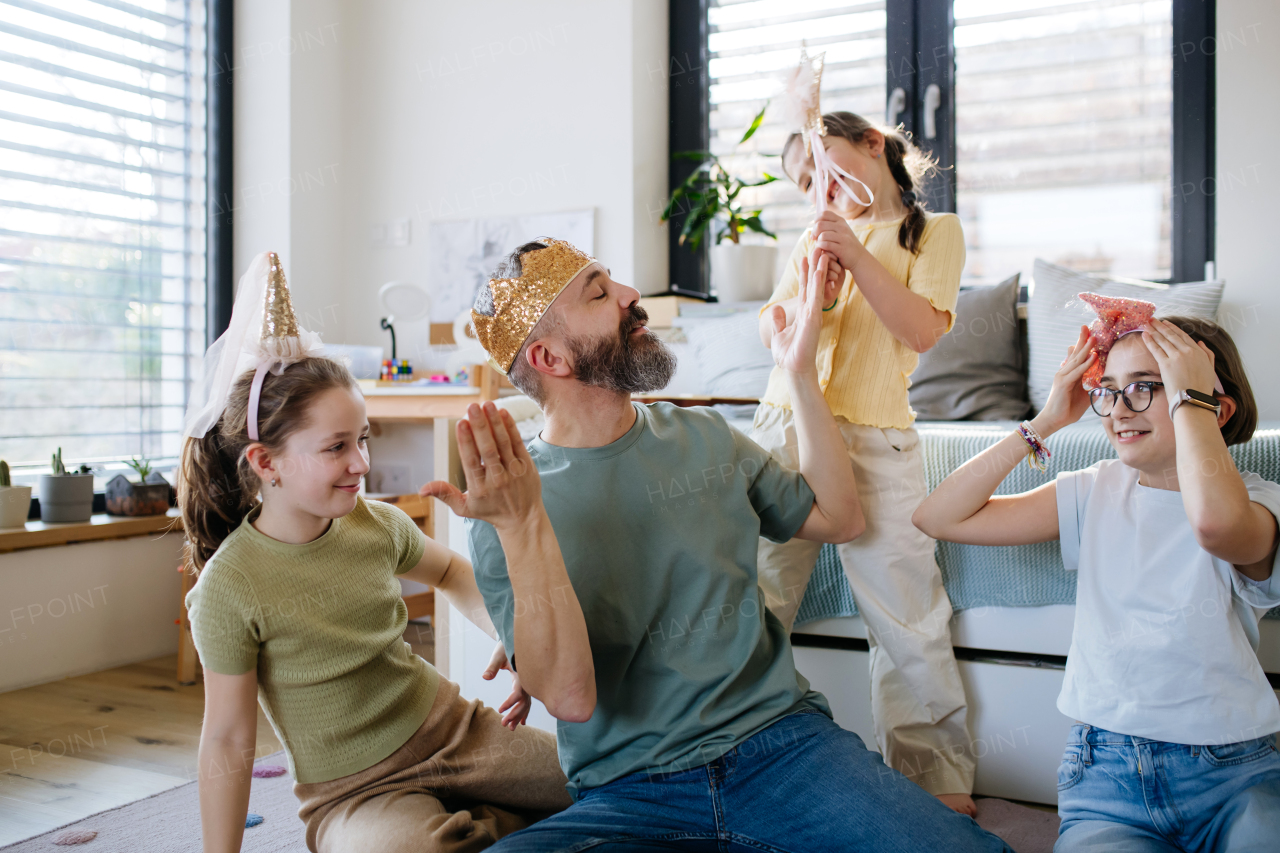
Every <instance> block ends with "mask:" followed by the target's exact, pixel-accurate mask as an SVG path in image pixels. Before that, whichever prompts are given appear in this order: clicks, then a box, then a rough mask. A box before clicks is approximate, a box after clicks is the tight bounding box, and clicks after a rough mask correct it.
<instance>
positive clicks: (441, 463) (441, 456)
mask: <svg viewBox="0 0 1280 853" xmlns="http://www.w3.org/2000/svg"><path fill="white" fill-rule="evenodd" d="M475 376H476V378H477V381H478V384H477V385H475V386H470V387H449V386H439V387H433V386H429V385H428V386H421V385H419V386H408V387H405V388H396V387H394V386H392V387H386V386H382V387H377V388H363V389H362V390H363V391H364V405H365V413H366V414H367V415H368V417H369V424H370V426H371V427H372V429H373V434H374V435H375V436H377V434H378V432H379V431H380V429H381V425H382V424H388V423H403V424H429V425H430V426H431V428H432V443H433V448H434V450H433V457H434V469H433V470H434V471H435V479H437V480H448V481H449V482H450V483H453V484H454V485H456V486H458V487H460V488H461V487H462V484H463V478H462V463H461V462H460V461H459V459H458V439H457V435H456V433H455V427H456V425H457V422H458V419H459V418H462V417H465V416H466V414H467V407H468V406H470V405H471V404H472V403H483V402H485V401H487V400H496V399H498V391H499V388H500V387H501V382H502V378H503V377H502V374H500V373H498V371H496V370H494V369H493V368H492V367H490V366H489V365H487V364H486V365H477V366H476V370H475ZM415 497H416V496H415ZM423 502H424V503H430V504H434V506H432V507H431V510H432V511H431V513H430V516H429V517H428V519H427V522H426V524H425V525H424V527H423V529H424V530H425V531H426V533H427V535H428V536H430V537H431V538H432V539H435V540H436V541H437V542H439V543H440V544H441V545H444V546H445V547H446V548H447V547H449V508H448V507H447V506H445V505H444V503H443V502H441V501H438V500H436V499H434V498H433V499H431V500H430V501H429V502H428V501H427V500H426V499H423ZM406 603H407V599H406ZM436 603H437V602H435V601H434V600H433V601H432V609H431V611H428V612H430V613H431V616H432V618H431V628H432V633H433V634H434V635H435V638H436V655H435V656H436V669H437V670H438V671H439V672H440V674H441V675H444V676H445V677H448V674H449V665H448V661H449V608H448V606H447V605H443V604H441V606H440V607H436V606H435V604H436ZM419 606H421V604H420V605H419ZM419 615H425V613H419ZM410 618H414V616H413V612H412V609H411V612H410Z"/></svg>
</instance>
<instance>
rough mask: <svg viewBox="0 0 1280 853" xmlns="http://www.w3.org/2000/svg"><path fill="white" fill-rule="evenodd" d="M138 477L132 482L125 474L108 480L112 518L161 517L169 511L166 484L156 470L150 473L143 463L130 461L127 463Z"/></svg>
mask: <svg viewBox="0 0 1280 853" xmlns="http://www.w3.org/2000/svg"><path fill="white" fill-rule="evenodd" d="M126 464H127V465H128V466H129V467H130V468H132V469H133V470H134V471H135V472H137V474H138V482H136V483H131V482H129V478H128V477H126V476H125V475H124V474H116V475H115V476H114V477H112V478H111V479H110V480H108V481H107V512H109V513H111V514H112V515H164V514H165V513H166V512H168V511H169V481H168V480H166V479H165V478H164V477H163V476H161V475H160V472H159V471H153V470H151V463H150V462H149V461H148V460H146V459H142V460H138V459H131V460H129V462H128V463H126Z"/></svg>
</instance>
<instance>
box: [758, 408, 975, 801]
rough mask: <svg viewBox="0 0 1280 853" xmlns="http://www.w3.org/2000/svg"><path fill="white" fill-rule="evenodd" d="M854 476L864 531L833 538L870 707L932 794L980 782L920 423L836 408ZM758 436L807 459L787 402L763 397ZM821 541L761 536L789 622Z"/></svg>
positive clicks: (764, 567)
mask: <svg viewBox="0 0 1280 853" xmlns="http://www.w3.org/2000/svg"><path fill="white" fill-rule="evenodd" d="M836 421H837V423H838V424H839V426H840V432H841V434H842V435H843V436H844V441H845V446H846V447H847V448H848V450H849V459H850V460H851V461H852V463H853V469H854V473H855V474H856V476H857V478H858V496H859V498H860V499H861V501H862V512H863V514H864V515H865V516H866V520H867V529H866V532H865V533H863V534H862V535H861V536H859V537H858V538H857V539H855V540H854V541H852V542H848V543H845V544H844V545H839V546H837V548H838V551H839V553H840V563H841V565H842V566H843V568H844V573H845V577H847V578H848V579H849V586H850V588H851V589H852V590H853V597H854V600H855V601H857V603H858V613H859V614H860V615H861V616H862V619H863V621H864V622H865V623H866V625H867V637H868V642H869V644H870V646H871V713H872V717H873V718H874V719H875V727H876V743H877V744H878V745H879V747H880V752H881V753H882V754H883V755H884V760H885V763H886V764H888V765H889V766H891V767H893V768H894V769H896V770H898V771H900V772H902V773H903V774H905V775H906V776H907V777H908V778H909V779H911V780H912V781H914V782H916V783H917V784H918V785H920V787H922V788H924V789H925V790H926V791H928V792H929V793H931V794H959V793H965V794H967V793H971V792H972V791H973V774H974V759H973V756H972V754H971V751H970V749H969V743H970V739H969V732H968V728H967V725H966V703H965V695H964V686H963V685H962V684H961V683H960V671H959V669H958V668H957V667H956V659H955V652H954V651H953V650H952V648H951V627H950V624H949V623H950V619H951V601H950V599H948V598H947V591H946V590H945V589H944V588H943V586H942V574H941V572H940V571H939V570H938V564H937V562H936V561H935V560H934V558H933V551H934V541H933V540H932V539H930V538H929V537H927V536H925V535H924V534H923V533H921V532H920V531H919V530H917V529H916V528H915V526H914V525H913V524H912V523H911V514H912V513H913V512H914V511H915V509H916V507H917V506H919V504H920V502H921V501H922V500H924V498H925V495H926V494H927V487H926V484H925V479H924V462H923V460H922V458H921V455H920V454H921V451H920V437H919V435H918V434H917V433H916V431H915V430H914V429H905V430H897V429H880V428H878V427H869V426H864V425H862V424H853V423H849V422H848V421H846V420H844V419H843V418H837V419H836ZM752 438H753V439H755V441H756V442H757V443H758V444H759V445H760V446H761V447H763V448H765V449H766V450H768V451H769V452H770V453H772V454H773V455H774V457H775V458H776V459H777V460H778V461H779V462H780V463H782V464H783V465H785V466H787V467H788V468H792V469H798V468H799V467H800V458H799V453H798V450H797V447H796V430H795V423H794V421H793V419H792V413H791V410H789V409H783V408H781V407H777V406H770V405H767V404H763V405H761V406H760V408H759V409H758V410H757V411H756V419H755V424H754V427H753V430H752ZM821 548H822V545H821V543H818V542H806V541H803V540H800V539H792V540H791V541H790V542H784V543H782V544H775V543H773V542H770V541H768V540H767V539H761V540H760V562H759V572H760V586H761V587H762V588H763V590H764V593H765V599H766V601H767V603H768V605H769V609H770V610H772V611H773V613H774V614H775V615H776V616H777V617H778V619H780V620H781V621H782V624H783V625H785V626H786V628H787V630H788V631H790V630H791V627H792V625H793V623H794V622H795V618H796V611H798V610H799V609H800V602H801V600H802V599H803V598H804V591H805V587H806V586H808V584H809V577H810V575H812V574H813V567H814V563H816V562H817V559H818V552H819V550H821Z"/></svg>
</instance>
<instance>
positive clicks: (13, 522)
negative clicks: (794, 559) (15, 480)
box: [0, 486, 31, 528]
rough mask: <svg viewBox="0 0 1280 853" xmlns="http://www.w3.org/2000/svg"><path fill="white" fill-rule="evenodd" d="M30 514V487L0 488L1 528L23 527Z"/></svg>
mask: <svg viewBox="0 0 1280 853" xmlns="http://www.w3.org/2000/svg"><path fill="white" fill-rule="evenodd" d="M30 512H31V487H30V486H0V528H4V527H22V526H23V525H24V524H26V523H27V515H28V514H30Z"/></svg>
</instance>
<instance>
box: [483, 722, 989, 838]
mask: <svg viewBox="0 0 1280 853" xmlns="http://www.w3.org/2000/svg"><path fill="white" fill-rule="evenodd" d="M490 849H491V850H494V851H498V853H513V851H530V850H537V851H551V850H556V851H579V850H600V851H602V853H603V851H607V852H608V853H622V851H637V850H707V851H744V853H745V851H753V853H761V851H777V853H782V852H783V851H794V852H795V853H827V851H840V850H849V851H854V850H856V851H866V853H871V851H886V853H889V852H890V851H893V852H894V853H896V851H902V853H908V851H909V853H920V851H933V850H939V851H941V850H945V851H948V853H966V852H967V851H978V850H983V851H992V853H1000V851H1008V853H1012V851H1010V850H1009V848H1008V847H1007V846H1005V844H1004V842H1003V841H1001V840H1000V839H999V838H997V837H996V836H994V835H992V834H991V833H989V832H987V831H986V830H984V829H982V828H980V827H979V826H978V825H977V824H976V823H974V822H973V819H972V818H969V817H967V816H965V815H962V814H959V813H957V812H954V811H952V810H951V809H949V808H947V807H946V806H944V805H943V804H942V803H941V802H940V801H939V800H937V799H936V798H935V797H932V796H930V795H929V794H927V793H925V792H924V790H922V789H921V788H920V787H919V786H917V785H916V784H915V783H914V782H911V781H909V780H908V779H907V778H906V777H905V776H903V775H902V774H901V773H899V772H897V771H896V770H892V769H890V768H888V767H886V766H885V764H884V762H883V761H882V760H881V758H880V754H879V753H875V752H870V751H868V750H867V748H866V747H865V746H863V743H862V738H860V737H858V736H857V735H856V734H854V733H853V732H848V731H845V730H844V729H842V728H840V727H839V726H837V725H836V724H835V723H833V722H832V721H831V720H830V719H829V718H828V717H827V716H826V715H824V714H822V713H820V712H817V711H803V712H800V713H798V714H790V715H788V716H786V717H783V718H782V719H780V720H778V722H776V723H774V724H773V725H771V726H770V727H769V728H767V729H765V730H763V731H761V732H758V733H757V734H756V735H754V736H753V737H750V738H747V739H746V740H745V741H743V742H742V743H740V744H738V745H737V746H736V747H734V748H733V749H731V750H730V751H729V752H727V753H725V754H724V755H723V756H721V757H720V758H718V759H716V760H715V761H712V762H711V763H709V764H705V765H702V766H699V767H696V768H694V769H692V770H685V771H680V772H675V773H661V774H650V773H633V774H631V775H630V776H624V777H623V778H621V779H618V780H615V781H613V782H610V783H609V784H607V785H601V786H600V787H598V788H590V789H587V790H585V791H583V792H582V794H581V796H580V797H579V798H578V801H577V802H576V803H574V804H573V805H572V806H570V807H569V808H568V809H566V810H565V811H563V812H560V813H559V814H557V815H553V816H551V817H549V818H547V819H546V820H543V821H540V822H538V823H535V824H534V825H533V826H531V827H529V828H528V829H522V830H520V831H519V832H516V833H513V834H512V835H508V836H507V837H506V838H504V839H502V840H501V841H499V842H498V843H497V844H496V845H494V846H493V847H492V848H490Z"/></svg>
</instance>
